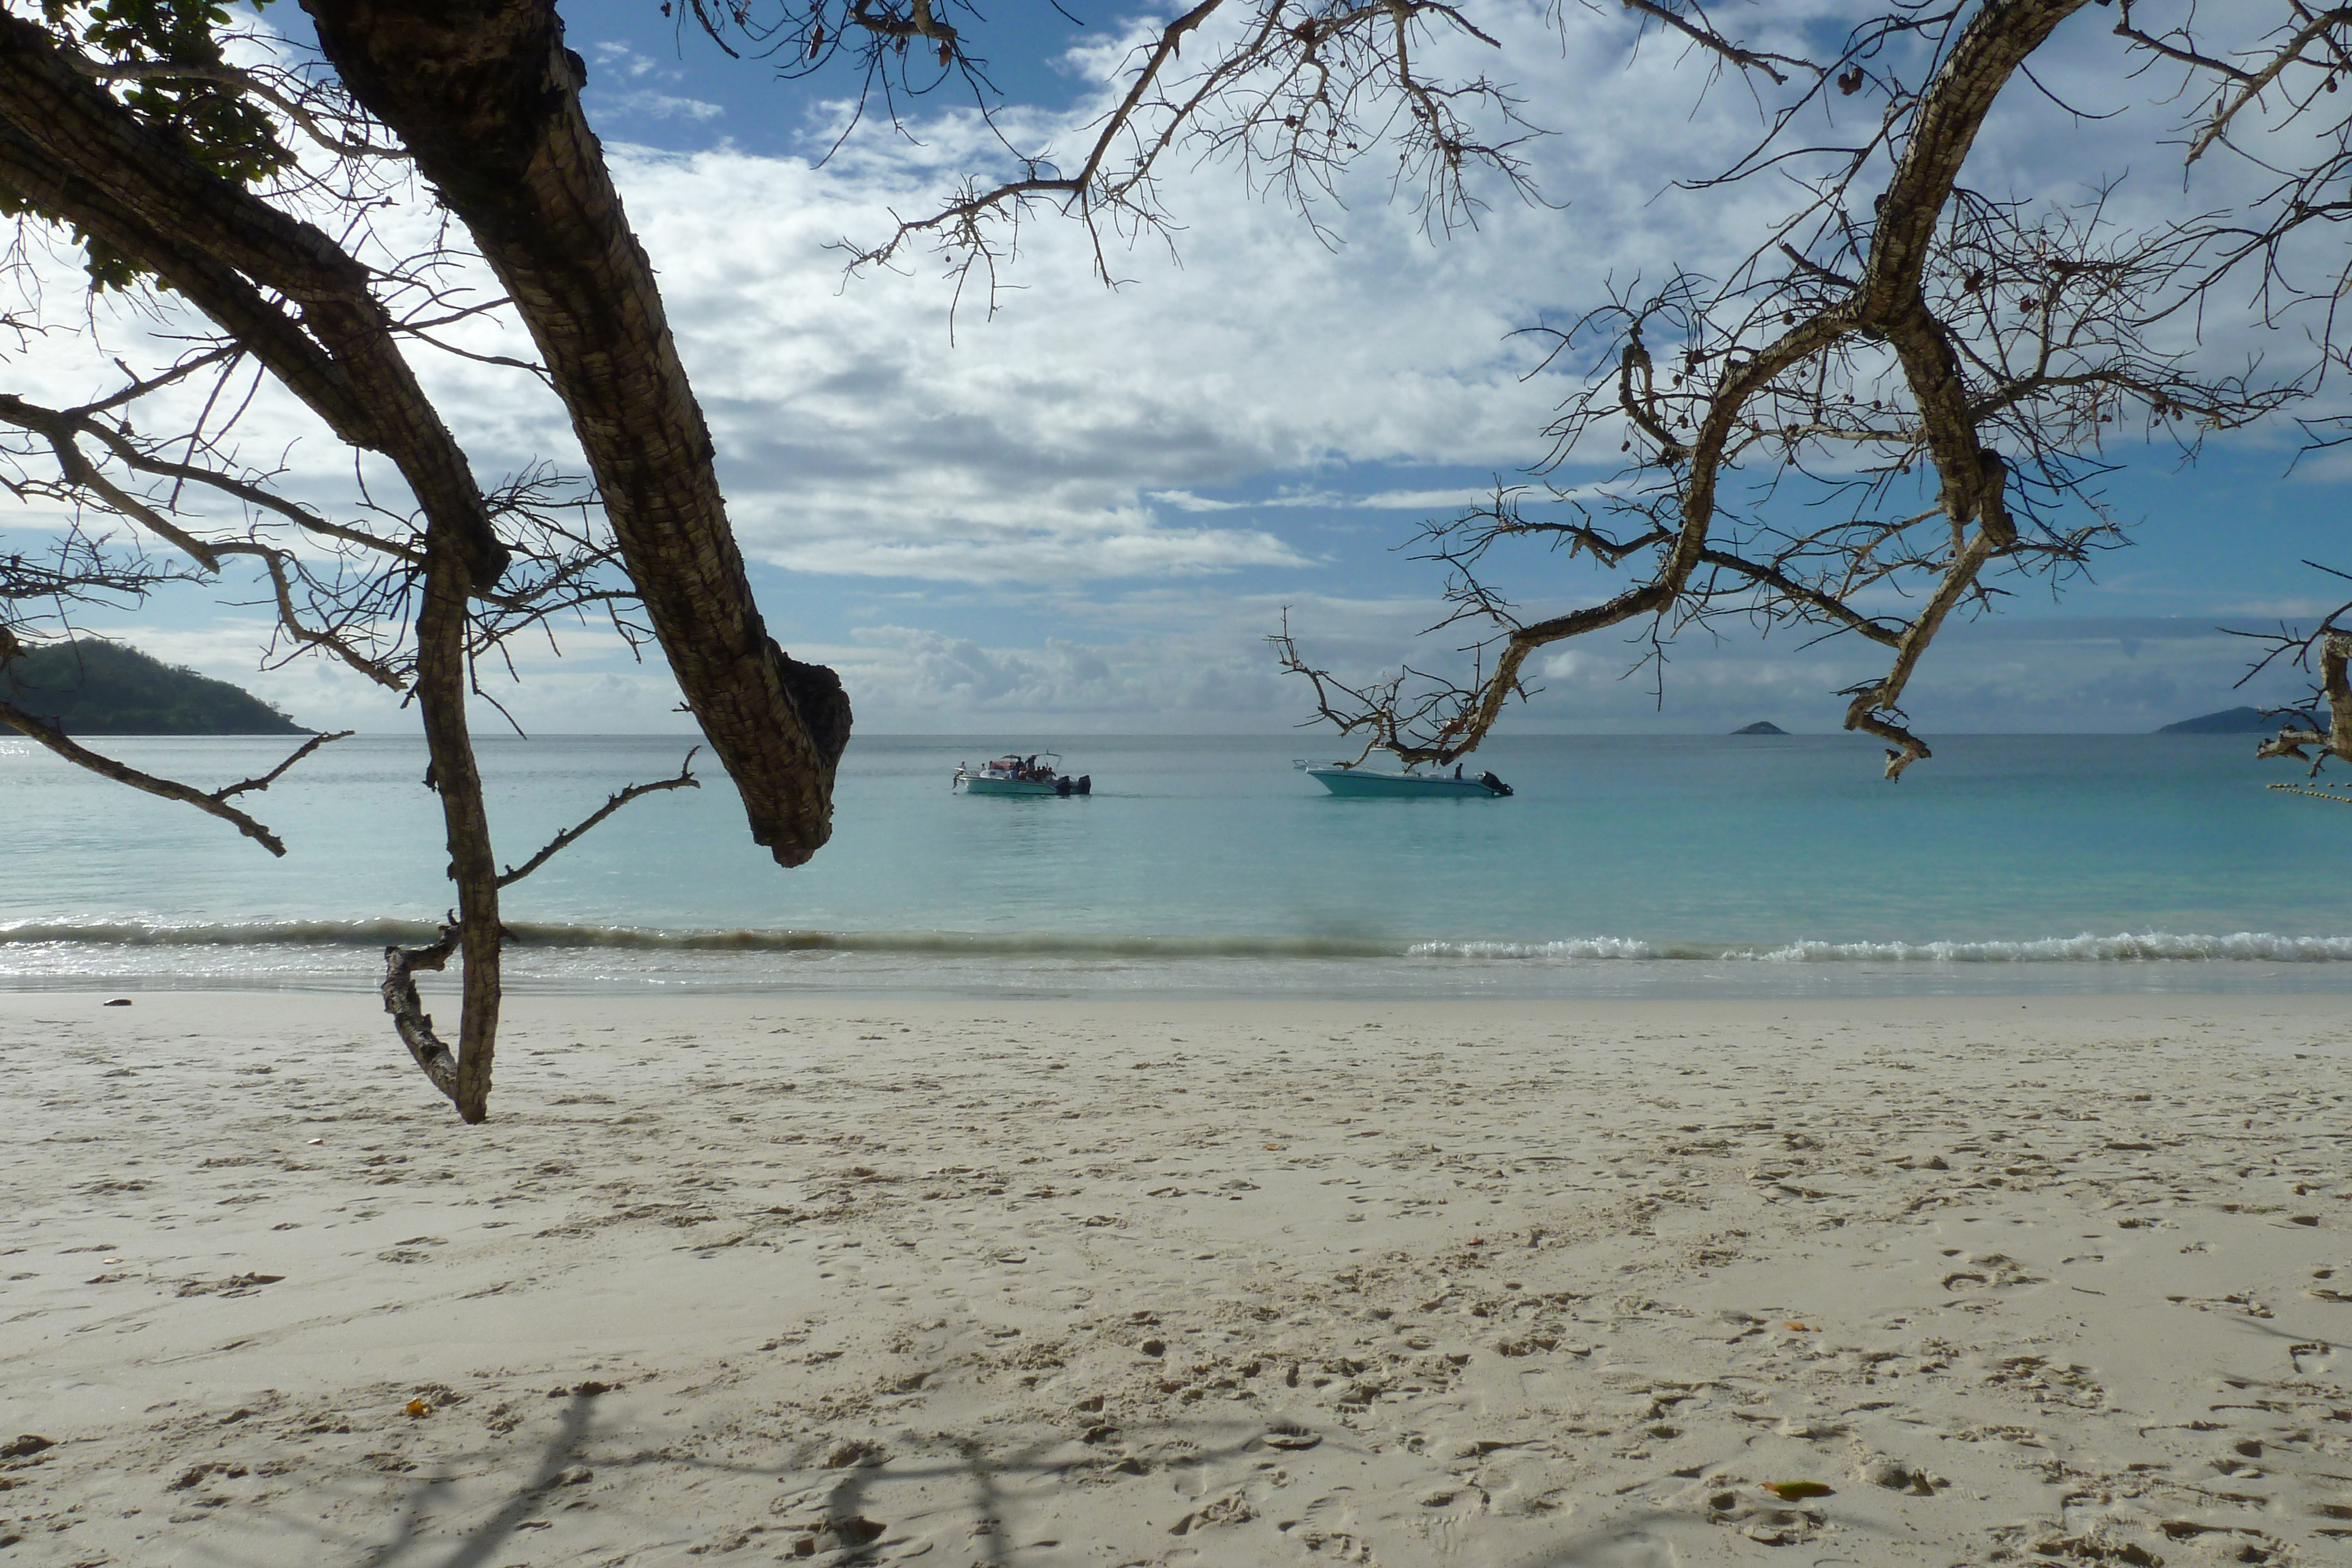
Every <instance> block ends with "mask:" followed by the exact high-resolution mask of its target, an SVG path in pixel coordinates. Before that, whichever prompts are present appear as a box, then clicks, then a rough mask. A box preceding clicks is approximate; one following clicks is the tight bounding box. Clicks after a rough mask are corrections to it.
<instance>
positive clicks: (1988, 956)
mask: <svg viewBox="0 0 2352 1568" xmlns="http://www.w3.org/2000/svg"><path fill="white" fill-rule="evenodd" d="M1407 952H1408V954H1409V956H1413V957H1428V958H1444V957H1454V958H1486V959H1507V958H1522V959H1538V960H1545V959H1548V960H1551V961H1554V962H1560V961H1571V960H1576V959H1606V958H1649V959H1709V960H1713V961H1716V962H1718V963H1721V962H1740V961H1746V962H1752V963H1759V964H2133V963H2149V962H2158V961H2172V962H2178V961H2182V960H2203V961H2213V962H2231V961H2236V962H2260V963H2271V964H2340V963H2352V936H2272V935H2271V934H2270V933H2268V932H2263V931H2238V932H2233V933H2231V935H2229V936H2175V935H2173V934H2172V933H2170V932H2168V931H2147V932H2129V931H2126V932H2119V933H2117V934H2116V935H2115V936H2098V935H2095V933H2092V932H2088V931H2086V932H2084V933H2083V934H2082V935H2081V936H2044V937H2040V938H2037V939H2034V940H2032V941H2022V942H1816V941H1795V942H1786V943H1780V944H1773V943H1763V942H1732V943H1725V942H1715V943H1694V942H1637V941H1630V940H1627V939H1625V938H1622V937H1611V936H1597V937H1588V938H1583V939H1580V940H1576V941H1568V942H1533V943H1527V942H1417V943H1415V944H1413V945H1412V947H1410V948H1409V949H1407Z"/></svg>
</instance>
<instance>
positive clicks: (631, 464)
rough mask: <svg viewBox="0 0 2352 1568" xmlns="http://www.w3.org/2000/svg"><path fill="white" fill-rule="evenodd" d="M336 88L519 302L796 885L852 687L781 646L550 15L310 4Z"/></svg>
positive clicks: (754, 823) (759, 833) (705, 721)
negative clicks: (400, 146) (459, 224)
mask: <svg viewBox="0 0 2352 1568" xmlns="http://www.w3.org/2000/svg"><path fill="white" fill-rule="evenodd" d="M304 9H305V10H307V11H309V12H310V16H311V17H312V18H313V20H314V21H315V22H316V23H317V25H318V29H319V41H320V46H321V47H323V48H324V49H325V50H326V53H327V57H328V58H329V59H331V61H332V62H333V63H334V66H335V68H336V70H337V71H338V72H339V73H340V74H341V78H342V79H343V82H344V84H345V85H346V86H347V87H349V88H350V89H351V91H352V94H353V96H354V97H356V98H357V99H359V100H360V102H361V103H362V104H364V105H365V106H366V107H367V109H368V110H369V111H370V112H371V113H373V114H374V115H375V116H376V117H377V118H379V119H381V120H383V121H384V123H385V124H387V125H389V126H391V127H392V129H393V130H394V131H396V132H397V133H398V134H399V135H400V137H401V140H402V141H404V142H405V143H406V144H407V147H408V149H409V151H410V152H411V153H412V154H414V155H415V159H416V162H417V166H418V167H419V168H420V169H421V170H423V172H424V173H425V177H426V178H427V179H429V180H431V181H432V182H433V183H434V185H435V186H436V188H437V189H438V190H439V192H440V193H441V198H442V200H443V201H444V202H445V203H446V204H447V205H448V207H449V209H450V211H452V212H454V213H456V214H457V216H458V217H459V218H460V219H461V220H463V222H464V223H465V225H466V226H467V230H468V231H469V232H470V233H471V234H472V235H473V237H474V241H475V243H476V244H477V245H478V246H480V248H481V251H482V254H483V256H485V257H486V258H487V259H488V262H489V264H490V267H491V268H492V269H493V270H494V271H495V272H496V273H497V274H498V276H499V281H500V282H501V283H502V284H504V285H505V287H506V288H507V290H508V292H509V294H510V295H511V296H512V297H513V299H514V302H515V306H516V308H517V309H518V310H519V311H520V314H521V316H522V319H523V320H524V321H525V322H526V323H527V324H528V325H529V326H530V331H531V335H532V337H533V339H534V340H536V341H537V343H538V346H539V350H540V353H541V355H542V356H543V357H544V359H545V361H546V363H547V368H548V370H549V371H550V372H551V374H552V376H553V378H554V381H555V385H556V389H557V391H558V392H560V393H561V394H562V398H563V401H564V405H565V406H566V407H567V408H568V409H569V410H570V411H571V413H572V429H573V431H574V432H575V433H576V434H578V436H579V440H580V444H581V446H582V448H583V450H584V451H585V453H586V454H587V457H588V465H589V467H590V469H591V470H592V471H593V474H594V475H595V477H596V483H597V486H598V487H599V489H600V490H601V491H602V493H603V498H604V510H605V514H606V516H607V517H609V518H610V519H611V521H612V525H613V531H614V534H615V535H616V536H617V537H618V538H619V540H620V544H621V550H622V557H623V559H624V560H625V563H626V564H627V566H628V569H629V575H630V576H631V578H632V579H634V580H635V584H636V587H637V591H638V592H639V593H640V594H642V595H643V596H644V600H645V605H646V612H647V614H648V616H649V617H650V619H651V620H652V622H653V626H654V631H655V633H656V635H657V636H658V637H659V638H660V640H661V645H662V651H663V652H664V653H667V655H668V657H669V664H670V668H671V670H672V671H673V672H674V673H675V674H677V682H678V685H680V686H681V687H682V688H683V689H684V690H685V693H686V697H687V701H688V704H689V705H690V706H692V708H693V710H694V714H695V716H696V718H697V719H698V720H699V721H700V723H701V725H702V730H703V733H704V734H705V735H706V736H708V737H709V740H710V744H711V747H712V749H713V750H715V751H716V752H717V753H718V754H719V760H720V761H721V762H722V763H723V764H724V765H725V766H726V768H727V771H728V772H729V774H730V775H731V776H732V777H733V778H734V780H735V784H736V788H737V789H739V790H740V791H741V793H742V797H743V805H744V810H745V811H746V812H747V813H748V814H749V816H750V818H751V836H752V837H753V838H754V839H756V840H757V841H759V842H761V844H764V845H766V846H767V847H768V848H769V849H770V850H771V851H772V852H773V853H774V855H775V857H776V859H777V860H778V861H779V862H782V863H783V864H785V865H798V864H800V863H801V862H804V861H806V860H807V859H808V858H809V857H810V856H811V855H813V854H814V853H815V852H816V851H817V849H818V848H819V847H820V846H821V845H823V844H824V841H825V839H826V837H827V836H828V835H829V834H830V833H831V831H832V810H833V779H834V768H835V764H836V763H837V762H838V761H839V759H840V757H841V752H842V748H843V747H845V745H846V744H847V743H848V739H849V722H850V715H849V702H848V699H847V697H846V696H845V695H844V694H843V692H842V689H841V683H840V681H839V680H838V679H837V678H836V677H835V674H834V673H833V672H832V671H831V670H829V669H826V668H824V667H823V666H821V665H814V664H802V663H800V662H799V661H797V660H794V659H793V658H791V657H790V656H788V655H787V654H785V653H783V651H782V649H780V648H779V647H777V646H776V644H775V643H774V641H773V640H772V639H771V638H770V637H769V635H768V632H767V628H766V626H765V625H764V624H763V623H762V622H761V619H760V612H759V609H758V607H757V606H756V605H755V604H754V603H753V602H752V599H751V583H750V580H749V579H748V578H747V577H746V575H745V573H744V569H743V558H742V554H741V552H740V550H739V549H737V548H736V545H735V538H734V534H733V531H732V530H731V529H730V528H729V526H728V522H727V507H726V501H725V499H724V497H722V496H721V495H720V493H719V479H718V474H717V472H716V470H715V468H714V467H713V463H712V459H713V455H714V453H713V448H712V445H711V441H710V433H709V428H708V427H707V426H706V425H705V424H704V423H703V418H702V410H701V407H700V405H698V403H697V402H695V399H694V393H693V391H692V389H691V388H690V387H689V386H688V384H687V379H686V371H685V369H684V367H683V366H682V365H681V364H680V363H679V361H678V357H677V345H676V343H675V341H674V340H672V338H671V336H670V330H669V323H668V320H667V318H666V317H665V315H664V314H663V310H662V301H661V293H660V290H659V289H658V287H656V284H655V281H654V274H653V267H652V266H651V264H650V263H649V262H648V261H647V260H646V254H645V252H644V250H643V249H641V248H640V247H639V246H638V245H637V241H636V236H635V235H633V234H631V233H630V231H629V225H628V219H627V216H626V214H624V213H623V211H622V209H621V198H620V193H619V192H618V191H616V190H615V189H614V185H613V181H612V176H611V174H610V173H609V172H607V171H606V169H605V167H604V153H603V150H602V148H601V147H600V146H599V144H598V142H597V141H596V138H595V135H594V133H593V132H592V131H590V130H589V129H588V121H587V118H586V117H585V115H583V113H582V111H581V107H580V88H581V85H582V83H583V81H584V80H585V78H586V69H585V67H584V66H583V64H582V62H581V60H580V57H578V56H577V55H575V54H572V52H571V51H570V50H568V49H566V48H565V47H564V45H563V24H562V19H561V18H559V17H558V16H556V14H555V7H554V5H553V4H552V3H551V0H455V3H449V0H304Z"/></svg>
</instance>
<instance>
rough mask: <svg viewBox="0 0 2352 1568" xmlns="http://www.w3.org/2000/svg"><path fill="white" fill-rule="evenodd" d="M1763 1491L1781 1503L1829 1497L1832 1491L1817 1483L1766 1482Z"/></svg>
mask: <svg viewBox="0 0 2352 1568" xmlns="http://www.w3.org/2000/svg"><path fill="white" fill-rule="evenodd" d="M1764 1490H1766V1491H1769V1492H1770V1493H1771V1494H1772V1495H1773V1496H1774V1497H1777V1498H1779V1499H1780V1500H1781V1501H1782V1502H1795V1501H1796V1500H1798V1499H1799V1498H1806V1497H1829V1496H1832V1494H1833V1491H1834V1489H1833V1488H1831V1487H1825V1486H1823V1485H1822V1483H1821V1482H1819V1481H1768V1482H1766V1483H1765V1486H1764Z"/></svg>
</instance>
